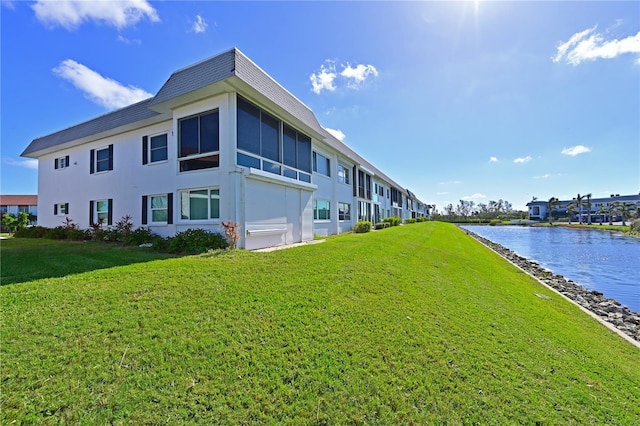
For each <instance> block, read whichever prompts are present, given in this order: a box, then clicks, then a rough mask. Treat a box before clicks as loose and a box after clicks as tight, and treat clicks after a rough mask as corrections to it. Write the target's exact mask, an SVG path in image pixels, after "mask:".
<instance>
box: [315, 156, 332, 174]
mask: <svg viewBox="0 0 640 426" xmlns="http://www.w3.org/2000/svg"><path fill="white" fill-rule="evenodd" d="M312 157H313V158H312V170H313V173H317V174H319V175H321V176H326V177H328V178H330V177H331V159H330V158H329V157H325V156H324V155H323V154H321V153H320V152H318V151H313V154H312ZM318 157H320V158H318ZM322 160H324V161H322ZM322 163H324V167H323V168H319V167H318V165H319V164H322ZM325 167H326V171H327V172H326V173H324V168H325Z"/></svg>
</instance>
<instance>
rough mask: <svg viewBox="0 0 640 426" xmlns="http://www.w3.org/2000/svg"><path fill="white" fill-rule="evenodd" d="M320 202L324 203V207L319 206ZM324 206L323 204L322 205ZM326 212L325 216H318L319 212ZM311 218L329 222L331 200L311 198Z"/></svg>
mask: <svg viewBox="0 0 640 426" xmlns="http://www.w3.org/2000/svg"><path fill="white" fill-rule="evenodd" d="M320 203H323V204H324V203H326V208H322V209H321V208H320V206H319V204H320ZM323 207H324V206H323ZM320 211H322V212H326V216H327V217H322V218H321V217H320V214H319V212H320ZM313 220H314V221H316V222H330V221H331V201H329V200H323V199H315V198H314V200H313Z"/></svg>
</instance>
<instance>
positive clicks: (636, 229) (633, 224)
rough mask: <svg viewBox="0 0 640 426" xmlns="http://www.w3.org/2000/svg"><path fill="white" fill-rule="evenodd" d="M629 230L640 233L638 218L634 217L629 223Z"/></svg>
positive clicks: (639, 220)
mask: <svg viewBox="0 0 640 426" xmlns="http://www.w3.org/2000/svg"><path fill="white" fill-rule="evenodd" d="M629 232H630V233H632V234H638V235H640V219H636V220H634V221H633V222H631V223H630V224H629Z"/></svg>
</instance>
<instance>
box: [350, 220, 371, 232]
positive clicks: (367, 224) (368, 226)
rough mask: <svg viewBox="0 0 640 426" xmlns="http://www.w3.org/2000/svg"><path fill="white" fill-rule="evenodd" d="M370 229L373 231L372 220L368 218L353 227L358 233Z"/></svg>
mask: <svg viewBox="0 0 640 426" xmlns="http://www.w3.org/2000/svg"><path fill="white" fill-rule="evenodd" d="M369 231H371V222H369V221H368V220H361V221H360V222H358V223H356V226H354V227H353V232H355V233H356V234H364V233H366V232H369Z"/></svg>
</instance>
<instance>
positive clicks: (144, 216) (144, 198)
mask: <svg viewBox="0 0 640 426" xmlns="http://www.w3.org/2000/svg"><path fill="white" fill-rule="evenodd" d="M147 199H148V197H147V196H146V195H143V196H142V224H143V225H146V224H147Z"/></svg>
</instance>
